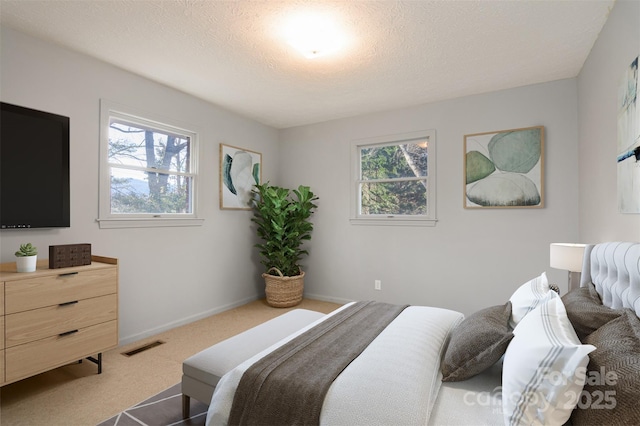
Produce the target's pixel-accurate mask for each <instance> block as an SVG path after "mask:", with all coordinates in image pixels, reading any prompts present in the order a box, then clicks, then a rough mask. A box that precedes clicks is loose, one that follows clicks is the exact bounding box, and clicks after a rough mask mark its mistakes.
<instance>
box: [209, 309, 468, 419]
mask: <svg viewBox="0 0 640 426" xmlns="http://www.w3.org/2000/svg"><path fill="white" fill-rule="evenodd" d="M462 319H463V315H462V314H461V313H459V312H455V311H451V310H447V309H440V308H433V307H425V306H410V307H408V308H407V309H405V310H404V311H403V312H402V313H401V314H400V315H399V316H398V317H397V318H396V319H395V320H394V321H393V322H392V323H391V324H390V325H389V326H388V327H387V328H386V329H385V330H384V331H383V332H382V333H381V334H380V335H379V336H378V337H377V338H376V339H375V340H374V341H373V342H372V343H371V344H370V345H369V346H368V347H367V349H365V350H364V351H363V352H362V354H361V355H360V356H359V357H358V358H357V359H356V360H354V361H353V362H352V363H351V364H350V365H349V366H348V367H347V368H346V369H345V370H344V371H343V372H342V374H341V375H340V376H339V377H338V378H337V379H336V380H335V381H334V383H333V384H332V385H331V387H330V388H329V391H328V393H327V395H326V398H325V402H324V405H323V407H322V412H321V415H320V423H321V424H330V425H354V424H366V425H370V426H373V425H389V424H394V425H400V424H407V425H408V424H411V425H413V424H421V425H424V424H426V423H427V421H428V418H429V415H430V412H431V408H432V407H433V405H434V403H435V401H436V397H437V395H438V390H439V388H440V384H441V377H442V375H441V373H440V359H441V357H442V352H443V351H444V348H445V347H446V343H447V341H448V336H449V333H450V331H451V330H452V329H453V328H455V326H456V325H458V324H459V323H460V321H462ZM303 331H304V329H303V330H301V332H303ZM297 334H298V333H297ZM297 334H296V335H297ZM294 336H295V335H293V336H290V338H293V337H294ZM290 338H287V339H284V340H282V341H280V342H279V343H278V344H276V345H274V346H273V347H271V348H270V349H268V350H266V351H263V352H262V353H260V354H258V355H256V356H255V357H253V358H251V359H249V360H248V361H246V362H244V363H242V364H241V365H239V366H238V367H237V368H235V369H234V370H232V371H230V372H229V373H227V374H226V375H225V376H224V377H223V378H222V379H221V380H220V382H219V384H218V386H217V387H216V391H215V393H214V394H213V398H212V400H211V405H210V406H209V411H208V414H207V422H206V424H207V425H226V424H227V420H228V416H229V412H230V410H231V404H232V402H233V394H234V392H235V388H236V387H237V385H238V383H239V381H240V378H241V377H242V374H243V373H244V371H246V369H247V368H249V366H251V364H253V362H255V361H256V360H258V359H260V358H262V357H263V356H264V355H266V354H267V353H268V352H269V351H271V350H273V349H275V348H276V347H279V346H281V345H282V344H284V343H285V342H286V341H288V340H290Z"/></svg>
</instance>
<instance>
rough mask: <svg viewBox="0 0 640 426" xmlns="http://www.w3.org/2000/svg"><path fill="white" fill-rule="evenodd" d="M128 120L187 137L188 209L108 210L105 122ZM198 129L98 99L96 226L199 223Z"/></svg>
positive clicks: (109, 186) (109, 187)
mask: <svg viewBox="0 0 640 426" xmlns="http://www.w3.org/2000/svg"><path fill="white" fill-rule="evenodd" d="M112 117H113V118H117V119H120V120H125V121H129V122H131V123H133V124H140V125H143V126H147V127H151V128H154V129H158V130H162V131H167V132H170V133H176V134H182V135H185V136H188V137H189V138H190V144H191V153H190V156H191V167H190V170H191V174H192V175H193V182H192V191H193V199H192V212H191V213H166V214H150V213H138V214H113V213H111V167H110V165H109V123H110V121H111V118H112ZM198 152H199V144H198V132H197V131H194V130H189V129H187V128H186V127H184V126H182V125H179V124H178V123H177V121H176V120H172V119H167V118H164V117H159V116H156V115H154V114H150V113H148V112H143V111H140V110H137V109H135V108H131V107H128V106H124V105H119V104H116V103H114V102H111V101H108V100H104V99H102V100H100V186H99V208H98V219H97V222H98V223H99V225H100V228H151V227H165V226H200V225H202V223H203V222H204V220H203V219H200V218H198Z"/></svg>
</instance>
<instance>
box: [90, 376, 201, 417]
mask: <svg viewBox="0 0 640 426" xmlns="http://www.w3.org/2000/svg"><path fill="white" fill-rule="evenodd" d="M207 409H208V406H207V405H206V404H203V403H202V402H200V401H196V400H195V399H193V398H192V399H191V413H190V414H191V417H189V418H188V419H183V418H182V392H181V391H180V383H177V384H175V385H173V386H171V387H170V388H168V389H166V390H164V391H162V392H160V393H159V394H157V395H154V396H152V397H151V398H149V399H147V400H145V401H143V402H141V403H140V404H137V405H134V406H133V407H131V408H128V409H126V410H124V411H123V412H121V413H120V414H117V415H115V416H113V417H112V418H110V419H109V420H105V421H104V422H102V423H100V424H98V426H141V425H145V426H174V425H175V426H202V425H204V422H205V419H206V417H207Z"/></svg>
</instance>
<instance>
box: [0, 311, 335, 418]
mask: <svg viewBox="0 0 640 426" xmlns="http://www.w3.org/2000/svg"><path fill="white" fill-rule="evenodd" d="M338 307H340V305H339V304H336V303H330V302H323V301H319V300H312V299H304V300H303V301H302V303H300V305H297V306H295V307H293V308H272V307H270V306H269V305H268V304H267V303H266V302H265V301H264V299H261V300H256V301H253V302H250V303H247V304H246V305H242V306H239V307H237V308H233V309H229V310H227V311H224V312H221V313H218V314H215V315H212V316H210V317H207V318H204V319H201V320H198V321H195V322H192V323H190V324H186V325H183V326H180V327H176V328H173V329H171V330H168V331H165V332H162V333H159V334H156V335H154V336H151V337H149V338H145V339H142V340H140V341H137V342H133V343H130V344H127V345H123V346H120V347H117V348H114V349H112V350H110V351H107V352H105V353H104V354H103V358H102V361H103V370H102V374H96V373H97V371H96V370H97V369H96V366H95V364H93V363H91V362H83V363H81V364H78V363H72V364H70V365H67V366H64V367H60V368H56V369H54V370H50V371H47V372H45V373H42V374H38V375H36V376H33V377H30V378H28V379H24V380H21V381H19V382H16V383H12V384H9V385H5V386H3V387H1V388H0V425H2V426H95V425H97V424H99V423H100V422H104V421H105V419H111V418H113V417H114V416H115V415H117V414H118V413H121V412H122V411H123V410H127V407H132V406H134V405H136V404H139V403H140V401H145V400H146V399H147V398H149V396H150V395H156V394H158V393H159V392H163V390H166V389H168V388H171V387H172V386H173V385H174V384H176V383H179V382H180V380H181V378H182V362H183V361H184V360H185V359H186V358H188V357H190V356H191V355H193V354H195V353H198V352H200V351H201V350H203V349H206V348H208V347H209V346H211V345H213V344H216V343H218V342H220V341H222V340H224V339H227V338H229V337H231V336H233V335H235V334H238V333H241V332H243V331H245V330H247V329H249V328H251V327H254V326H256V325H258V324H261V323H263V322H265V321H268V320H270V319H272V318H275V317H276V316H279V315H282V314H284V313H285V312H287V311H289V310H292V309H298V308H303V309H310V310H313V311H318V312H324V313H329V312H331V311H333V310H335V309H336V308H338ZM156 340H161V341H163V342H165V343H164V344H162V345H159V346H156V347H153V348H151V349H149V350H146V351H143V352H140V353H138V354H136V355H134V356H125V355H123V352H128V351H130V350H132V349H135V348H138V347H140V346H141V345H144V344H146V343H149V342H153V341H156ZM178 393H179V390H177V391H176V392H175V394H176V395H177V394H178ZM167 404H175V407H176V408H175V410H173V411H172V412H173V413H174V414H172V416H174V417H171V418H172V419H175V421H178V422H179V421H180V420H181V413H182V402H181V397H176V398H172V399H167ZM192 407H193V405H192ZM141 411H142V407H139V409H135V410H132V411H131V412H129V413H128V414H125V416H124V417H123V416H121V417H120V419H119V420H118V423H117V424H118V425H121V426H122V425H129V424H135V425H136V426H140V424H141V423H140V422H139V421H134V420H133V417H130V415H132V416H134V417H135V416H136V415H138V416H140V417H141V416H142V414H137V413H138V412H141ZM192 412H193V413H196V410H195V409H194V408H192ZM133 413H136V414H133ZM166 418H167V419H169V418H170V417H169V416H167V417H166ZM129 420H131V421H130V422H129ZM114 421H115V419H114ZM163 421H164V420H163ZM167 421H169V420H167ZM198 421H200V422H204V415H203V416H202V419H201V420H198V418H194V419H192V420H191V422H192V423H182V424H203V423H197V422H198ZM112 424H113V423H112ZM147 424H148V425H149V426H155V424H153V423H147ZM177 424H180V423H177Z"/></svg>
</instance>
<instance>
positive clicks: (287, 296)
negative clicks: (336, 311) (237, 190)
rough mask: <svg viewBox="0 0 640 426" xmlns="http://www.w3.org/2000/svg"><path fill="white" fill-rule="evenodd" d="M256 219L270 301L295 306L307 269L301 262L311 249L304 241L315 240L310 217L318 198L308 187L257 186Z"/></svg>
mask: <svg viewBox="0 0 640 426" xmlns="http://www.w3.org/2000/svg"><path fill="white" fill-rule="evenodd" d="M253 192H254V195H255V197H254V199H253V212H254V215H253V218H252V219H251V220H252V221H253V222H255V223H256V224H257V225H258V229H257V233H258V237H260V239H261V240H262V243H259V244H256V245H255V247H257V248H259V249H260V255H261V258H262V259H261V261H260V262H261V263H262V265H264V267H265V269H266V272H265V273H263V274H262V277H263V278H264V281H265V293H266V296H267V303H268V304H269V305H271V306H273V307H276V308H286V307H290V306H295V305H297V304H298V303H300V302H301V301H302V292H303V288H304V271H302V269H301V268H300V265H299V264H298V262H299V261H300V259H301V258H302V257H303V256H304V255H308V254H309V253H308V252H307V250H303V249H302V244H303V243H304V241H306V240H310V239H311V231H313V223H312V222H311V221H310V220H309V218H310V217H311V215H312V214H313V211H314V209H315V208H316V207H317V206H316V205H315V204H314V201H316V200H317V199H318V197H316V196H315V195H314V194H313V192H311V190H310V189H309V187H308V186H302V185H300V186H299V187H298V189H297V190H296V189H294V190H289V189H287V188H282V187H278V186H271V185H269V183H268V182H267V183H265V184H258V185H255V189H254V190H253Z"/></svg>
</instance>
